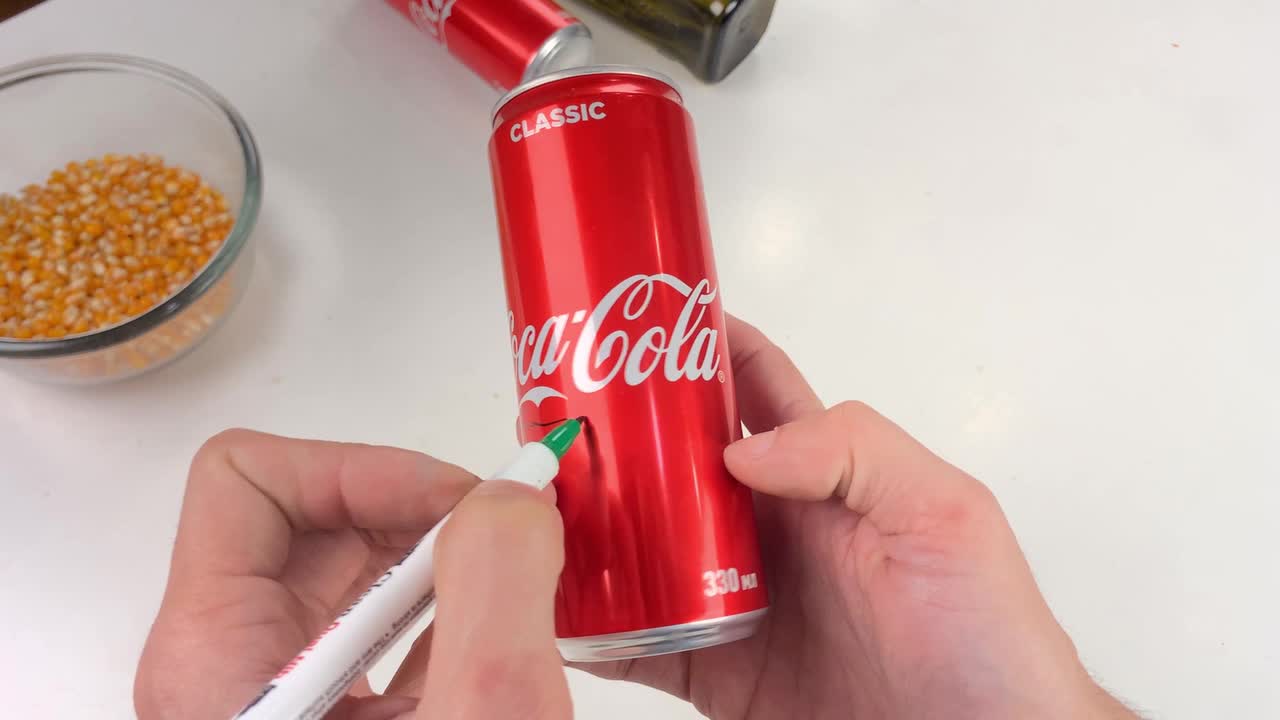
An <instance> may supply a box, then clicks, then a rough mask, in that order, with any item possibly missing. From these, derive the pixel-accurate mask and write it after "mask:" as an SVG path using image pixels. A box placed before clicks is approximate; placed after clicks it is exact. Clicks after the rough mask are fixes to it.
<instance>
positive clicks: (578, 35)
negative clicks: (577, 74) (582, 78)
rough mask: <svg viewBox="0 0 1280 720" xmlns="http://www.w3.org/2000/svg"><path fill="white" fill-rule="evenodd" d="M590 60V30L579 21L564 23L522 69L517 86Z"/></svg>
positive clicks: (584, 63) (587, 62)
mask: <svg viewBox="0 0 1280 720" xmlns="http://www.w3.org/2000/svg"><path fill="white" fill-rule="evenodd" d="M590 62H591V31H590V30H588V29H587V26H586V25H583V24H582V23H581V22H576V21H575V22H574V23H573V24H572V25H566V26H564V27H562V28H560V29H559V30H557V31H555V32H554V33H552V34H551V37H549V38H547V40H546V42H544V43H542V47H540V48H538V52H537V53H535V54H534V56H533V59H532V60H530V61H529V65H528V67H526V68H525V70H524V77H521V78H520V82H519V84H518V86H520V85H524V84H525V83H528V82H530V81H531V80H535V79H537V78H540V77H542V76H543V75H548V74H550V73H554V72H560V71H561V70H567V69H569V68H576V67H579V66H582V65H588V64H590Z"/></svg>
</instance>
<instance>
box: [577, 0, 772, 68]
mask: <svg viewBox="0 0 1280 720" xmlns="http://www.w3.org/2000/svg"><path fill="white" fill-rule="evenodd" d="M582 1H583V2H585V3H586V4H587V5H589V6H591V7H594V8H596V9H598V10H600V11H601V12H603V13H604V14H605V15H608V16H609V17H610V18H612V19H613V20H615V21H617V22H618V23H620V24H621V25H623V26H624V27H626V28H628V29H629V30H631V31H633V32H635V33H637V34H639V35H640V36H642V37H644V38H645V39H647V40H648V41H649V42H651V43H653V44H654V45H656V46H657V47H658V48H659V49H660V50H662V51H663V52H664V53H666V54H667V55H670V56H671V57H673V58H675V59H676V60H679V61H680V62H681V63H683V64H684V65H685V66H686V67H688V68H689V69H690V70H692V71H693V73H694V74H695V75H697V76H698V77H699V78H702V79H703V80H705V81H707V82H717V81H719V80H722V79H724V77H725V76H726V75H728V74H729V73H730V72H731V71H732V70H733V69H734V68H735V67H737V66H738V63H740V62H742V59H743V58H745V57H746V56H747V54H748V53H750V52H751V50H752V49H753V48H754V47H755V46H756V43H758V42H760V38H761V36H763V35H764V31H765V28H766V27H768V26H769V17H770V16H771V15H772V14H773V5H774V1H775V0H582Z"/></svg>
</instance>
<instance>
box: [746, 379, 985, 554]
mask: <svg viewBox="0 0 1280 720" xmlns="http://www.w3.org/2000/svg"><path fill="white" fill-rule="evenodd" d="M724 459H725V464H726V465H727V466H728V468H729V472H731V473H732V474H733V475H734V477H736V478H738V480H739V481H741V482H742V483H743V484H744V485H747V486H748V487H751V488H752V489H754V490H757V491H759V492H762V493H765V494H768V495H776V496H779V497H785V498H792V499H798V500H814V501H819V500H826V499H828V498H832V497H836V498H840V499H841V500H843V501H844V504H845V505H846V506H847V507H848V508H849V509H850V510H852V511H854V512H856V513H858V514H859V515H863V516H865V517H866V518H867V519H869V520H870V521H871V523H872V525H874V526H875V527H876V529H878V530H879V531H880V532H881V533H898V532H923V531H927V530H930V529H932V528H933V527H935V526H937V525H938V524H940V523H948V524H949V523H952V522H954V521H956V520H961V519H963V516H965V515H967V514H972V513H973V511H975V510H980V509H995V510H996V511H997V512H998V511H999V510H998V506H997V505H996V504H995V499H994V497H993V496H992V495H991V493H990V491H989V490H987V488H986V486H984V485H983V484H982V483H980V482H978V481H977V480H975V479H973V478H972V477H970V476H969V475H967V474H965V473H964V472H963V471H961V470H960V469H958V468H956V467H954V466H952V465H950V464H948V463H947V462H946V461H944V460H943V459H942V458H939V457H938V456H937V455H934V454H933V453H932V452H930V451H929V449H928V448H926V447H925V446H923V445H921V444H920V443H919V442H918V441H917V440H916V439H915V438H913V437H911V436H910V435H908V434H907V433H906V432H904V431H903V430H902V429H901V428H899V427H898V426H897V425H895V424H893V423H892V422H890V421H889V420H888V419H887V418H885V417H884V416H883V415H881V414H880V413H878V412H876V411H875V410H872V409H871V408H870V407H868V406H866V405H864V404H862V403H858V402H846V403H841V404H839V405H836V406H835V407H833V408H831V409H829V410H826V411H824V412H822V413H820V414H816V415H810V416H807V417H804V418H802V419H800V420H797V421H795V422H792V423H788V424H786V425H783V426H781V427H779V428H777V429H775V430H771V431H769V432H765V433H760V434H758V435H753V436H751V437H749V438H746V439H745V440H741V441H739V442H736V443H734V444H733V445H730V446H729V447H728V448H727V449H726V450H725V454H724Z"/></svg>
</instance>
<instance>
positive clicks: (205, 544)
mask: <svg viewBox="0 0 1280 720" xmlns="http://www.w3.org/2000/svg"><path fill="white" fill-rule="evenodd" d="M476 482H477V480H476V478H475V477H474V476H472V475H471V474H470V473H468V472H466V471H464V470H462V469H461V468H457V467H454V466H452V465H448V464H446V463H442V462H439V461H437V460H433V459H431V458H429V457H427V456H425V455H421V454H419V453H414V452H409V451H406V450H396V449H392V448H382V447H372V446H367V445H348V444H339V443H327V442H315V441H304V440H290V439H286V438H280V437H274V436H271V435H263V434H260V433H254V432H249V431H244V430H233V431H228V432H225V433H222V434H220V435H218V436H217V437H215V438H213V439H212V440H210V441H209V442H208V443H206V444H205V446H204V447H203V448H201V450H200V452H199V453H198V454H197V455H196V458H195V460H194V461H193V462H192V467H191V475H190V478H189V480H188V484H187V492H186V497H185V498H184V500H183V508H182V515H181V519H180V521H179V526H178V537H177V541H176V542H175V545H174V550H173V559H172V564H171V567H170V572H169V585H168V587H167V589H166V590H165V594H164V600H163V602H162V604H161V606H160V611H159V614H158V616H157V617H156V621H155V624H154V626H153V627H152V629H151V635H150V636H149V637H148V639H147V644H146V647H145V648H144V649H143V653H142V659H141V661H140V662H139V665H138V674H137V678H136V680H135V684H134V704H135V706H136V709H137V712H138V716H139V717H140V718H141V720H153V719H156V718H183V719H184V720H188V719H189V720H202V719H203V718H210V719H215V720H227V718H230V717H231V716H233V715H234V714H235V713H236V712H238V711H239V710H240V709H241V708H242V707H243V706H244V705H245V704H246V703H247V702H248V701H249V700H250V699H252V698H253V697H255V696H256V695H257V694H258V692H259V691H261V689H262V687H263V685H265V684H266V682H267V681H268V680H270V679H271V678H272V677H273V676H274V675H275V674H276V673H277V672H278V671H279V670H280V668H281V667H283V666H284V665H285V663H287V662H288V661H289V660H291V659H292V658H293V657H294V656H295V655H296V654H297V653H298V651H299V650H301V649H302V648H303V647H304V646H305V645H306V644H307V643H308V642H310V641H311V640H312V639H313V638H314V637H315V636H316V635H318V634H319V633H320V631H321V630H322V629H324V628H325V627H326V626H327V625H328V624H329V623H330V622H331V621H332V619H333V617H334V616H335V615H336V614H337V613H338V612H339V611H340V610H342V609H343V608H345V607H346V606H347V605H349V604H350V603H351V602H352V601H353V600H354V599H355V597H356V596H357V595H359V594H360V593H361V592H363V591H364V589H365V588H367V587H368V586H369V584H370V583H372V582H373V580H375V579H376V578H377V577H378V575H380V574H381V573H382V572H383V571H385V570H386V568H387V567H389V566H390V565H392V564H394V563H395V562H396V561H397V560H399V559H400V557H401V556H402V555H403V554H404V553H405V552H406V551H407V550H408V549H409V547H411V546H412V544H413V543H415V542H417V541H418V540H419V539H420V538H421V537H422V535H423V533H424V532H425V531H426V530H427V529H428V528H430V527H431V526H432V525H434V524H435V523H436V522H438V521H439V520H440V518H441V517H443V516H444V514H445V513H446V512H448V511H449V509H450V508H451V507H453V506H454V504H455V503H457V502H458V501H459V499H461V498H462V497H463V496H464V495H467V493H468V491H470V490H471V489H472V488H473V487H474V486H475V484H476ZM563 553H564V549H563V534H562V529H561V525H560V518H559V515H558V514H557V513H556V510H555V507H554V506H553V505H552V503H551V501H550V499H549V498H548V497H546V496H545V495H540V494H538V493H536V492H534V491H533V490H530V489H528V488H523V487H519V486H516V485H514V484H511V483H488V484H486V485H485V486H484V487H482V488H480V489H479V490H477V491H476V492H474V493H471V494H470V495H468V496H467V499H466V501H465V502H463V503H462V504H461V505H459V506H458V507H457V509H456V510H455V511H454V514H453V517H452V519H451V520H450V522H449V524H448V526H447V527H446V528H445V531H444V532H443V533H442V534H441V538H440V542H439V544H438V545H437V547H436V567H437V573H436V575H437V577H436V585H437V592H438V598H439V604H438V606H437V614H436V618H437V619H436V624H435V626H433V630H434V629H435V628H437V627H438V628H439V631H438V632H432V631H431V630H429V631H428V632H427V633H426V634H425V635H424V636H423V638H422V639H420V640H419V641H418V643H417V644H416V645H415V648H414V650H413V651H412V652H411V653H410V656H409V659H408V660H406V662H405V665H403V666H402V667H401V670H400V672H399V673H397V675H396V678H395V679H394V680H393V681H392V683H391V686H390V687H389V688H388V692H387V694H386V695H381V696H378V695H373V694H371V691H370V689H369V684H368V682H367V680H364V679H361V680H360V681H359V682H358V683H357V684H356V686H355V687H353V688H352V690H351V692H350V694H349V695H348V696H347V697H346V698H344V699H343V700H342V701H341V702H340V703H339V704H338V706H337V707H336V708H335V709H334V710H333V711H332V712H331V713H330V714H329V716H328V718H329V720H390V719H391V718H398V717H401V716H403V717H406V718H407V717H412V716H413V715H414V708H415V707H416V706H417V705H418V698H419V696H420V695H421V694H425V695H426V696H427V697H428V698H429V700H428V703H429V704H430V708H427V707H425V706H426V705H427V703H423V705H424V707H423V712H422V715H423V716H424V717H425V716H426V715H427V714H428V710H429V713H430V715H431V717H432V718H452V717H468V718H471V717H486V718H487V717H493V718H506V717H516V716H520V717H532V716H536V717H540V718H548V719H554V720H561V719H565V718H568V717H569V716H570V701H569V692H568V686H567V684H566V682H565V678H564V673H563V671H562V669H561V663H560V656H559V653H558V652H557V651H556V648H555V644H554V628H553V627H552V616H553V612H552V602H553V597H554V593H555V584H556V580H557V578H558V577H559V574H560V568H561V566H562V565H563V562H564V556H563ZM433 648H434V649H433ZM428 653H433V654H434V655H435V657H437V658H439V659H440V660H442V661H441V662H432V663H430V667H429V670H427V671H426V673H425V679H424V671H423V666H424V665H425V664H426V662H427V654H428Z"/></svg>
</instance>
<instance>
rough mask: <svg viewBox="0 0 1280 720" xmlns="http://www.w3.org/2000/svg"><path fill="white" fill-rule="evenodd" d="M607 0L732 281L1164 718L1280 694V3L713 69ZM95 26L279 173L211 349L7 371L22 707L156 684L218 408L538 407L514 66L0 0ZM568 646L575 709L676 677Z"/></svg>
mask: <svg viewBox="0 0 1280 720" xmlns="http://www.w3.org/2000/svg"><path fill="white" fill-rule="evenodd" d="M584 15H585V17H586V18H587V20H588V22H589V24H590V25H591V27H592V29H593V30H594V31H595V32H596V36H597V39H598V40H599V46H600V51H599V53H598V57H599V58H600V59H603V60H608V61H624V62H632V63H638V64H646V65H651V66H654V67H657V68H658V69H661V70H664V71H667V72H669V73H671V74H672V75H674V76H675V77H676V78H677V80H678V81H679V82H680V83H681V84H682V85H683V87H684V90H685V94H686V98H687V102H688V105H689V107H690V109H691V110H692V112H693V114H694V117H695V119H696V122H697V125H698V129H699V144H700V149H701V157H702V163H703V168H704V175H705V184H706V188H707V195H708V202H709V205H710V212H711V217H712V227H713V232H714V235H715V238H716V246H717V252H718V257H719V264H720V270H721V280H722V283H723V287H724V293H725V296H726V298H727V305H728V307H729V308H730V309H732V310H733V311H734V312H736V313H738V314H740V315H742V316H744V317H746V318H748V319H750V320H753V321H754V322H756V323H757V324H759V325H760V326H762V327H763V328H764V329H765V330H766V331H767V332H769V333H771V334H772V335H773V336H774V338H775V339H776V340H777V341H779V342H780V343H781V344H783V345H784V346H785V347H786V348H787V349H788V350H790V352H791V353H792V354H793V355H794V357H795V359H796V361H797V363H798V364H799V365H800V366H801V368H803V369H804V370H805V371H806V372H807V373H808V374H809V376H810V378H811V379H812V381H813V383H814V384H815V386H816V387H817V388H818V390H819V392H820V393H821V394H822V395H823V397H824V398H825V399H826V400H828V401H830V402H834V401H838V400H841V399H846V398H859V399H863V400H866V401H868V402H870V403H871V404H873V405H875V406H877V407H878V408H880V409H881V410H882V411H884V412H885V413H886V414H888V415H890V416H891V417H893V418H895V419H896V420H898V421H899V422H900V423H902V424H903V425H905V426H906V427H907V428H908V429H909V430H911V431H912V432H914V433H915V434H917V435H918V436H919V437H920V438H921V439H922V440H924V442H926V443H927V444H929V445H930V446H932V447H933V448H935V449H936V450H938V451H939V452H941V453H942V454H943V455H944V456H946V457H947V458H949V459H951V460H952V461H954V462H955V463H957V464H959V465H961V466H962V467H965V468H966V469H968V470H969V471H971V472H973V473H974V474H975V475H977V476H978V477H980V478H982V479H983V480H985V481H986V482H987V483H988V484H990V485H991V486H992V487H993V488H994V489H995V491H996V494H997V495H998V496H999V497H1000V499H1001V501H1002V502H1003V504H1004V506H1005V508H1006V509H1007V511H1008V514H1009V516H1010V518H1011V521H1012V522H1013V525H1014V527H1015V529H1016V530H1017V532H1018V536H1019V538H1020V539H1021V541H1022V543H1023V547H1024V548H1025V550H1026V552H1027V554H1028V555H1029V557H1030V560H1031V563H1032V565H1033V566H1034V568H1035V570H1036V574H1037V577H1038V578H1039V580H1040V583H1041V586H1042V588H1043V590H1044V592H1045V594H1046V595H1047V597H1048V598H1049V601H1050V603H1051V604H1052V606H1053V608H1054V610H1055V611H1056V613H1057V614H1058V616H1059V618H1060V619H1061V621H1062V622H1063V624H1064V625H1065V626H1066V627H1067V628H1068V630H1069V631H1070V632H1071V634H1072V636H1073V637H1074V638H1075V640H1076V642H1077V644H1078V645H1079V648H1080V651H1081V653H1082V655H1083V657H1084V659H1085V661H1086V663H1087V664H1088V666H1089V667H1090V668H1091V669H1092V670H1093V671H1094V672H1095V673H1096V675H1097V676H1098V678H1099V679H1100V680H1101V681H1102V682H1103V683H1104V684H1105V685H1106V686H1107V687H1109V688H1111V689H1113V690H1114V691H1116V692H1117V693H1118V694H1120V695H1121V696H1122V697H1124V698H1126V699H1127V700H1129V701H1130V702H1132V703H1133V704H1135V706H1137V707H1138V708H1141V709H1142V710H1144V711H1145V712H1147V713H1150V714H1151V715H1153V716H1155V717H1160V718H1174V717H1177V718H1220V717H1277V716H1280V682H1277V680H1276V678H1277V677H1280V655H1278V652H1280V651H1278V650H1277V647H1280V620H1278V619H1277V609H1278V608H1280V563H1277V561H1276V552H1277V549H1280V531H1278V530H1277V525H1278V523H1277V520H1276V517H1277V514H1280V453H1277V448H1278V447H1280V381H1277V372H1278V368H1280V319H1278V318H1280V202H1278V194H1280V140H1278V139H1277V138H1278V133H1280V130H1278V129H1280V92H1278V91H1277V76H1276V72H1277V69H1278V68H1280V42H1277V38H1278V37H1280V35H1278V34H1277V33H1278V32H1280V4H1277V3H1274V2H1263V1H1260V0H1217V1H1216V2H1213V3H1206V2H1199V1H1193V0H1129V2H1124V3H1116V2H1107V1H1103V0H1082V1H1081V2H1061V1H1060V0H988V1H985V2H984V1H978V2H951V1H948V0H914V1H912V2H901V1H896V2H889V1H885V0H859V1H858V2H835V1H833V0H808V1H805V0H781V2H780V3H779V6H778V9H777V13H776V15H775V17H774V21H773V24H772V26H771V27H770V29H769V32H768V35H767V36H766V38H765V40H764V42H763V43H762V44H761V46H760V47H759V48H758V50H757V52H756V54H755V55H753V56H752V57H751V58H750V59H749V60H748V61H747V62H746V63H745V64H744V65H743V66H742V67H741V68H740V69H738V71H737V72H736V73H735V74H734V75H733V76H731V77H730V78H729V79H728V80H727V81H726V82H724V83H723V84H720V85H717V86H714V87H708V86H704V85H700V84H698V83H697V82H696V81H694V80H693V78H691V77H690V76H689V74H688V73H687V72H685V71H683V70H682V69H680V68H679V67H678V66H676V65H675V64H674V63H672V62H669V61H666V60H664V59H661V58H659V57H658V56H657V55H656V54H655V53H654V52H652V51H650V50H649V49H648V48H647V47H645V46H644V45H642V44H641V43H639V42H638V41H635V40H632V39H631V38H630V37H628V36H625V35H623V34H622V33H621V32H619V31H618V30H616V29H614V28H611V27H609V26H607V25H605V24H604V23H602V22H601V21H600V19H599V18H598V17H597V16H594V15H591V14H586V13H584ZM81 50H106V51H116V52H126V53H131V54H138V55H143V56H147V57H151V58H155V59H158V60H163V61H166V62H170V63H173V64H175V65H178V66H179V67H182V68H184V69H186V70H188V71H190V72H193V73H195V74H196V75H198V76H200V77H202V78H204V79H205V80H207V81H208V82H209V83H211V84H212V85H213V86H214V87H216V88H218V89H219V90H220V91H222V92H223V93H224V94H226V95H227V96H228V97H229V98H230V99H231V100H232V102H233V103H235V104H236V105H238V106H239V108H240V109H241V110H242V111H243V113H244V114H245V116H246V118H247V119H248V121H249V123H250V124H251V126H252V127H253V129H254V131H255V133H256V134H257V137H258V140H259V142H260V144H261V147H262V150H263V153H264V155H265V161H266V170H265V172H266V178H267V191H266V207H265V210H264V212H263V215H262V220H261V224H260V226H259V229H258V232H257V234H256V236H255V242H256V245H257V249H256V252H257V260H258V265H257V267H256V269H255V276H254V278H253V282H252V286H251V288H250V290H249V293H248V295H247V297H246V299H245V302H244V304H243V305H242V306H241V307H240V309H239V311H238V312H237V313H236V314H235V315H234V316H233V317H232V318H231V319H230V321H229V323H228V324H227V325H226V326H225V327H224V328H223V329H222V330H221V331H220V332H219V334H218V335H216V336H215V337H214V338H213V339H212V340H211V341H210V342H209V343H208V344H207V345H205V346H204V347H202V348H201V349H200V350H199V351H197V352H196V353H195V354H194V355H192V356H191V357H189V358H187V359H185V360H183V361H182V362H180V363H178V364H176V365H174V366H172V367H169V368H167V369H165V370H162V371H160V372H158V373H156V374H154V375H149V376H145V377H143V378H141V379H139V380H137V381H133V382H128V383H124V384H120V385H115V386H109V387H104V388H100V389H90V390H84V389H56V388H48V387H41V386H32V385H27V384H24V383H22V382H19V381H17V380H15V379H12V378H9V377H7V376H0V490H2V491H3V495H2V496H0V578H2V580H0V582H3V591H0V618H2V619H0V664H2V665H3V667H0V688H2V689H3V697H4V708H5V710H4V714H6V715H8V716H11V717H22V718H28V717H35V718H45V717H58V718H82V717H83V718H88V717H93V718H124V717H129V716H131V715H132V711H131V708H130V695H129V688H130V683H131V678H132V674H133V667H134V663H135V661H136V658H137V655H138V652H139V650H140V648H141V644H142V640H143V637H144V635H145V633H146V631H147V628H148V624H149V622H150V619H151V617H152V615H153V613H154V611H155V608H156V606H157V604H158V602H159V599H160V592H161V589H162V587H163V582H164V577H165V571H166V562H167V556H168V552H169V545H170V543H171V541H172V538H173V532H174V527H175V520H176V517H177V510H178V504H179V499H180V493H181V490H182V485H183V481H184V475H185V470H186V463H187V461H188V459H189V458H190V456H191V454H192V453H193V452H194V450H195V449H196V448H197V447H198V446H199V444H200V442H201V441H202V440H203V439H204V438H205V437H207V436H209V435H210V434H212V433H214V432H216V431H217V430H220V429H222V428H225V427H228V426H237V425H241V426H251V427H254V428H259V429H264V430H270V431H274V432H279V433H287V434H293V435H301V436H309V437H323V438H332V439H344V440H359V441H368V442H377V443H387V444H395V445H403V446H407V447H412V448H418V449H422V450H425V451H427V452H433V453H436V454H439V455H441V456H444V457H446V458H448V459H450V460H452V461H455V462H458V463H461V464H464V465H467V466H469V467H471V468H473V469H475V470H476V471H478V472H484V471H486V470H489V469H492V468H493V467H494V466H495V463H497V462H498V461H499V460H500V459H502V457H503V456H505V455H507V454H508V453H509V452H510V451H511V449H512V447H513V443H514V440H513V438H512V431H511V428H512V419H513V416H514V412H515V411H514V399H513V394H512V379H511V368H510V364H509V359H508V353H507V352H506V351H505V344H506V335H505V331H506V326H505V315H504V307H503V299H502V298H503V294H502V290H501V279H500V275H499V259H498V254H497V242H496V239H495V224H494V220H493V212H492V205H491V203H492V199H491V194H490V187H489V178H488V174H487V173H488V169H487V165H486V157H485V143H486V136H487V117H488V115H487V113H488V110H489V107H490V104H491V103H492V102H493V101H494V99H495V93H494V92H493V91H492V90H491V89H489V88H488V87H486V86H485V85H484V84H483V83H482V82H480V81H479V80H477V79H475V78H474V77H472V76H471V75H469V74H468V73H467V71H466V70H464V69H463V68H461V67H460V66H458V65H456V64H454V63H453V62H452V61H451V60H450V59H448V57H447V56H446V55H444V54H443V52H442V51H441V50H440V49H439V48H438V47H436V46H433V45H431V44H430V43H429V42H428V41H426V40H425V39H424V38H422V37H420V36H419V35H417V34H416V33H415V31H414V30H413V29H412V28H411V26H409V25H408V24H407V23H406V22H405V21H404V20H402V19H401V18H400V17H399V16H398V15H396V14H395V13H394V12H392V11H391V10H389V9H388V8H387V7H385V6H384V5H383V4H382V3H381V2H379V1H377V0H328V1H318V0H273V1H272V2H259V1H258V0H216V1H214V2H195V1H194V0H183V1H178V0H136V1H133V2H125V1H124V0H110V1H108V0H52V2H49V3H47V4H46V5H44V6H42V7H40V8H38V9H36V10H34V11H32V12H29V13H27V14H25V15H23V16H20V17H18V18H17V19H15V20H11V21H9V22H5V23H3V24H0V63H9V62H16V61H19V60H24V59H29V58H32V57H35V56H39V55H44V54H48V53H55V52H68V51H81ZM69 111H72V112H74V111H75V110H70V109H69ZM21 142H22V138H12V137H7V138H0V161H2V160H3V152H4V148H5V147H6V146H9V145H10V144H11V143H21ZM66 159H67V158H50V162H51V163H58V162H63V161H65V160H66ZM33 179H34V178H33ZM573 682H574V692H575V699H576V702H577V707H578V710H579V715H580V716H581V717H585V718H598V717H609V718H618V719H621V718H632V717H634V718H652V717H684V716H685V715H681V714H680V712H681V711H678V710H676V709H673V708H676V706H675V705H674V704H673V703H671V702H669V701H667V700H666V699H664V698H662V697H661V696H658V695H657V694H656V693H650V692H649V691H647V690H641V689H632V688H628V687H627V686H624V685H617V684H607V683H601V682H597V681H592V680H589V679H587V678H585V677H584V676H575V678H574V680H573ZM683 712H686V713H688V711H683ZM689 714H690V715H691V713H689Z"/></svg>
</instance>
